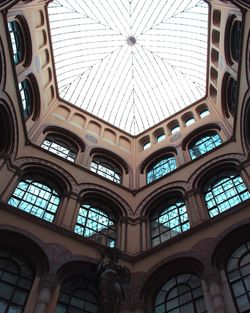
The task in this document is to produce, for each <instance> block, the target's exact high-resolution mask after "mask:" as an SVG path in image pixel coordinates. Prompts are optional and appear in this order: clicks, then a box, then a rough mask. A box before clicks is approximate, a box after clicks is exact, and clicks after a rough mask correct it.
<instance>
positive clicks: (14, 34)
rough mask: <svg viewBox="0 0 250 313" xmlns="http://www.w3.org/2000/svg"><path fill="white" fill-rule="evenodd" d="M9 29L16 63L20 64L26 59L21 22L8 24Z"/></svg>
mask: <svg viewBox="0 0 250 313" xmlns="http://www.w3.org/2000/svg"><path fill="white" fill-rule="evenodd" d="M8 29H9V33H10V39H11V45H12V50H13V58H14V63H15V64H19V63H20V62H22V61H23V59H24V54H25V51H24V47H25V45H24V37H23V32H22V28H21V25H20V23H19V21H17V20H14V21H11V22H8Z"/></svg>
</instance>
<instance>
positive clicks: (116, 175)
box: [90, 159, 121, 184]
mask: <svg viewBox="0 0 250 313" xmlns="http://www.w3.org/2000/svg"><path fill="white" fill-rule="evenodd" d="M90 170H91V171H92V172H95V173H97V174H98V175H100V176H102V177H105V178H107V179H109V180H111V181H113V182H115V183H117V184H120V183H121V173H120V171H119V170H118V169H117V168H116V167H115V166H114V165H112V164H110V163H107V162H105V161H104V160H101V159H96V160H93V161H92V162H91V165H90Z"/></svg>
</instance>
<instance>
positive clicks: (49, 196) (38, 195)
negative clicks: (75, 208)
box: [8, 178, 60, 222]
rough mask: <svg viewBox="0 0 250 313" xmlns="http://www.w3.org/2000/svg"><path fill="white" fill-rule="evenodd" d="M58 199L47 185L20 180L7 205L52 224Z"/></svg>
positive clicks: (55, 193) (36, 181) (35, 181)
mask: <svg viewBox="0 0 250 313" xmlns="http://www.w3.org/2000/svg"><path fill="white" fill-rule="evenodd" d="M59 202H60V198H59V196H58V194H57V192H56V191H55V190H54V189H52V188H51V187H50V186H49V185H47V184H45V183H42V182H40V181H38V180H33V179H29V178H27V179H23V180H21V181H20V182H19V183H18V185H17V187H16V189H15V191H14V193H13V195H12V196H11V197H10V199H9V201H8V203H9V204H10V205H12V206H14V207H16V208H18V209H20V210H23V211H25V212H27V213H29V214H32V215H35V216H37V217H39V218H42V219H44V220H46V221H48V222H53V220H54V217H55V214H56V211H57V207H58V205H59Z"/></svg>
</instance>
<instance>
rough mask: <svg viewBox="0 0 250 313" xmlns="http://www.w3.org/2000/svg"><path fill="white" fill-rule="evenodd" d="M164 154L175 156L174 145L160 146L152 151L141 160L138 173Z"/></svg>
mask: <svg viewBox="0 0 250 313" xmlns="http://www.w3.org/2000/svg"><path fill="white" fill-rule="evenodd" d="M165 155H174V156H177V151H176V148H175V147H174V146H170V147H167V148H162V149H159V150H157V151H156V152H154V153H152V154H151V155H150V156H148V157H147V158H146V159H145V160H143V161H142V162H141V164H140V166H139V169H140V173H141V174H143V172H144V171H145V169H146V168H147V167H149V166H150V165H151V164H152V163H153V162H154V161H155V160H157V159H159V158H161V157H163V156H165Z"/></svg>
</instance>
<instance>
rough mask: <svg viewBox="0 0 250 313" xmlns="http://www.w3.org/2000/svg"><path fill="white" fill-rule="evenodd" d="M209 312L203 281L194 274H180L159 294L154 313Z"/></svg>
mask: <svg viewBox="0 0 250 313" xmlns="http://www.w3.org/2000/svg"><path fill="white" fill-rule="evenodd" d="M179 312H181V313H205V312H207V309H206V304H205V299H204V295H203V290H202V286H201V280H200V278H199V277H198V276H196V275H194V274H180V275H177V276H175V277H173V278H172V279H170V280H169V281H168V282H167V283H166V284H165V285H163V286H162V288H161V290H160V291H159V292H158V294H157V297H156V300H155V305H154V313H179Z"/></svg>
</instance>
